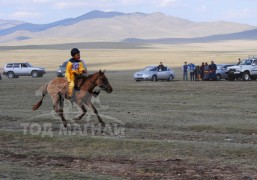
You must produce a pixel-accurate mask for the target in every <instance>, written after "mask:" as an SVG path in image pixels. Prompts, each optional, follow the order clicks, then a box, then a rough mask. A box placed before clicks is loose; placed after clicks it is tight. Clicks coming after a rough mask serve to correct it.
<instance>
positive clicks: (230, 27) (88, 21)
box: [0, 11, 256, 42]
mask: <svg viewBox="0 0 257 180" xmlns="http://www.w3.org/2000/svg"><path fill="white" fill-rule="evenodd" d="M0 25H1V24H0ZM0 27H1V26H0ZM255 28H256V27H254V26H250V25H246V24H239V23H233V22H223V21H219V22H201V23H198V22H192V21H189V20H186V19H181V18H178V17H172V16H167V15H165V14H163V13H151V14H144V13H129V14H126V13H121V12H103V11H91V12H89V13H87V14H84V15H82V16H79V17H77V18H68V19H64V20H61V21H57V22H53V23H49V24H31V23H20V24H17V25H13V26H11V27H9V28H1V29H0V42H8V41H21V40H28V39H38V40H40V39H44V40H45V39H67V38H69V39H73V40H74V41H77V42H96V41H105V42H108V41H123V40H124V39H126V41H132V40H137V41H139V40H141V39H150V40H151V39H162V41H163V40H164V39H167V38H169V39H170V38H172V39H177V38H178V39H181V38H187V39H188V38H189V39H194V38H196V39H197V38H200V37H207V36H213V35H219V34H231V33H238V32H242V31H248V30H252V29H255ZM131 38H134V39H131ZM200 39H201V38H200ZM141 41H143V40H141ZM151 41H152V40H151Z"/></svg>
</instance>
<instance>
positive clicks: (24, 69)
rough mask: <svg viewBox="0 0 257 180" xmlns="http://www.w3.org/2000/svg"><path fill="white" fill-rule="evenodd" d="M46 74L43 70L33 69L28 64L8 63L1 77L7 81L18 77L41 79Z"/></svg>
mask: <svg viewBox="0 0 257 180" xmlns="http://www.w3.org/2000/svg"><path fill="white" fill-rule="evenodd" d="M44 74H46V71H45V69H44V68H41V67H34V66H32V65H31V64H30V63H28V62H26V63H8V64H6V65H5V66H4V72H3V75H6V76H7V77H8V78H9V79H12V78H18V77H19V76H32V77H33V78H36V77H43V75H44Z"/></svg>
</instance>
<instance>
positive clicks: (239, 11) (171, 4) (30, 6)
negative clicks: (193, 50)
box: [0, 0, 257, 26]
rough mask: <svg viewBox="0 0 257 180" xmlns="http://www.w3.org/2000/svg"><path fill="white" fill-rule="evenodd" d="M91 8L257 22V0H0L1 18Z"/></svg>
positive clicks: (73, 13)
mask: <svg viewBox="0 0 257 180" xmlns="http://www.w3.org/2000/svg"><path fill="white" fill-rule="evenodd" d="M93 10H102V11H116V12H124V13H132V12H142V13H153V12H162V13H164V14H166V15H169V16H175V17H180V18H183V19H188V20H191V21H195V22H210V21H232V22H238V23H244V24H249V25H254V26H257V0H0V19H2V20H19V21H25V22H30V23H36V24H45V23H50V22H54V21H58V20H62V19H65V18H71V17H72V18H75V17H77V16H80V15H83V14H85V13H87V12H90V11H93Z"/></svg>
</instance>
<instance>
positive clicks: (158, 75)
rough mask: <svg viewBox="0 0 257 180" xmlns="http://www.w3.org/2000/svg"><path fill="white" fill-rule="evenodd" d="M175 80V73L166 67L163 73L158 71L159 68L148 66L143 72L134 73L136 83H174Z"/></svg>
mask: <svg viewBox="0 0 257 180" xmlns="http://www.w3.org/2000/svg"><path fill="white" fill-rule="evenodd" d="M174 78H175V72H174V71H173V70H171V69H170V68H168V67H164V68H163V69H162V71H158V67H157V66H148V67H146V68H144V69H142V70H141V71H138V72H136V73H134V79H135V80H136V81H158V80H167V81H172V80H173V79H174Z"/></svg>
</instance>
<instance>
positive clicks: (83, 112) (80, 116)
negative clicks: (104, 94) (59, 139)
mask: <svg viewBox="0 0 257 180" xmlns="http://www.w3.org/2000/svg"><path fill="white" fill-rule="evenodd" d="M75 103H76V104H77V105H78V106H79V107H80V109H81V110H82V114H80V115H79V116H76V117H74V118H73V120H76V121H77V120H80V119H81V118H82V117H83V116H85V114H86V113H87V109H86V107H85V106H84V104H83V101H82V100H76V101H75Z"/></svg>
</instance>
